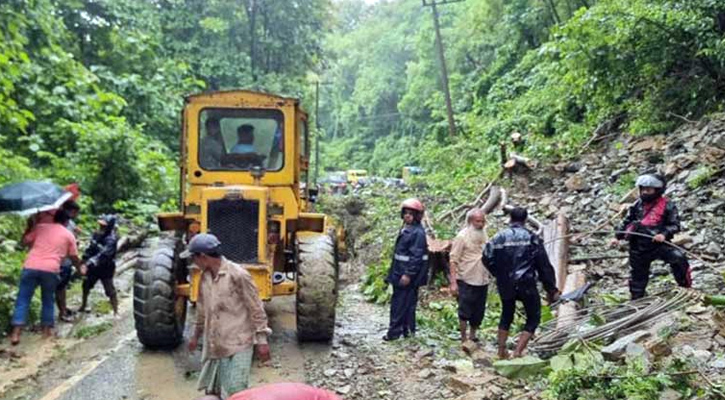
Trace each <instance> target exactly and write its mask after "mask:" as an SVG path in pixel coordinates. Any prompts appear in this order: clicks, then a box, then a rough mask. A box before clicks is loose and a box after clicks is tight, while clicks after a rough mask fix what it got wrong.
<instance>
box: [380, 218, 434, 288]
mask: <svg viewBox="0 0 725 400" xmlns="http://www.w3.org/2000/svg"><path fill="white" fill-rule="evenodd" d="M403 275H408V276H409V277H410V282H411V284H412V285H413V284H414V285H416V286H421V285H424V284H425V283H426V280H427V277H428V243H427V240H426V236H425V229H423V225H421V224H420V222H415V223H414V224H413V225H406V226H404V227H403V229H401V230H400V233H399V234H398V238H397V239H396V240H395V253H394V254H393V263H392V264H391V266H390V270H389V271H388V278H387V279H386V282H388V283H390V284H392V285H394V286H398V285H399V282H400V278H401V277H402V276H403Z"/></svg>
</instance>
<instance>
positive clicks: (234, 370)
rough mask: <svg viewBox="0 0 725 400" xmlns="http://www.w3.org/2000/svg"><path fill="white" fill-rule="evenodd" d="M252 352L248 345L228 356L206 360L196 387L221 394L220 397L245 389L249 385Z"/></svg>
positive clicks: (207, 392) (209, 392)
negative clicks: (246, 347) (244, 348)
mask: <svg viewBox="0 0 725 400" xmlns="http://www.w3.org/2000/svg"><path fill="white" fill-rule="evenodd" d="M253 354H254V351H253V349H252V348H251V347H250V348H249V349H246V350H242V351H240V352H238V353H235V354H233V355H232V356H230V357H225V358H216V359H208V360H206V361H205V362H204V366H203V367H202V368H201V374H199V381H198V383H197V389H198V390H204V391H205V392H206V394H215V395H217V396H221V398H222V399H226V398H227V397H229V396H231V395H233V394H234V393H237V392H241V391H242V390H244V389H246V388H247V387H248V386H249V374H250V372H251V369H252V355H253Z"/></svg>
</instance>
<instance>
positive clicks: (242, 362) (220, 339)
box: [181, 233, 272, 398]
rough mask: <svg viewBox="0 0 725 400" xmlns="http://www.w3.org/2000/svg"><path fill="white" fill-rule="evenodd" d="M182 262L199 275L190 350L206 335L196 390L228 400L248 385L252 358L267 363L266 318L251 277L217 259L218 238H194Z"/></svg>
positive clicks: (202, 235) (268, 355)
mask: <svg viewBox="0 0 725 400" xmlns="http://www.w3.org/2000/svg"><path fill="white" fill-rule="evenodd" d="M181 257H182V258H189V257H191V261H192V262H193V263H194V264H196V265H197V266H198V267H199V268H200V269H201V271H202V277H201V287H200V290H199V298H198V301H197V307H196V324H195V330H194V334H193V336H192V337H191V339H190V340H189V350H191V351H195V350H196V348H197V345H198V342H199V337H200V336H202V335H203V336H204V348H203V355H202V361H203V363H204V364H203V367H202V370H201V374H200V375H199V382H198V389H199V390H204V391H205V392H206V394H213V395H217V396H221V397H222V398H227V397H229V396H231V395H233V394H234V393H237V392H240V391H242V390H244V389H246V388H247V387H248V386H249V375H250V370H251V367H252V356H253V354H255V353H256V355H257V358H258V359H259V360H260V361H262V362H266V361H269V359H270V354H269V345H268V344H267V337H268V336H269V335H270V334H271V333H272V331H271V330H270V329H269V327H268V325H267V314H266V313H265V311H264V307H263V306H262V301H261V300H260V299H259V295H258V291H257V287H256V286H255V285H254V281H253V280H252V276H251V275H250V274H249V272H247V270H245V269H244V268H243V267H242V266H241V265H239V264H236V263H233V262H231V261H229V260H227V259H226V258H224V257H223V256H222V255H221V243H220V242H219V239H217V238H216V236H214V235H211V234H207V233H201V234H198V235H196V236H194V238H193V239H191V241H190V242H189V246H188V249H187V250H186V251H184V252H183V253H182V254H181Z"/></svg>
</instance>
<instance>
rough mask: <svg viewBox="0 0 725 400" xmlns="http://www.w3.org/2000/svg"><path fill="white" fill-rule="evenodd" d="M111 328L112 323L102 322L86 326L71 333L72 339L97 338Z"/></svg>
mask: <svg viewBox="0 0 725 400" xmlns="http://www.w3.org/2000/svg"><path fill="white" fill-rule="evenodd" d="M111 328H113V323H112V322H110V321H103V322H100V323H98V324H95V325H87V326H82V327H80V328H78V329H77V330H76V331H75V332H74V333H73V337H75V338H76V339H88V338H92V337H94V336H98V335H100V334H101V333H103V332H105V331H107V330H109V329H111Z"/></svg>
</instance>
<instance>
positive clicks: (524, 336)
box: [514, 331, 534, 358]
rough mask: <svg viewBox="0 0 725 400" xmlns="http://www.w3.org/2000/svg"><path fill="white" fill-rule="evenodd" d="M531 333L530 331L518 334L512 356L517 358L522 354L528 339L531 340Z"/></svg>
mask: <svg viewBox="0 0 725 400" xmlns="http://www.w3.org/2000/svg"><path fill="white" fill-rule="evenodd" d="M533 335H534V334H533V333H531V332H526V331H523V332H521V335H520V336H519V342H518V343H517V344H516V350H514V358H519V357H521V356H522V355H523V353H524V351H525V350H526V346H528V344H529V340H531V336H533Z"/></svg>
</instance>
